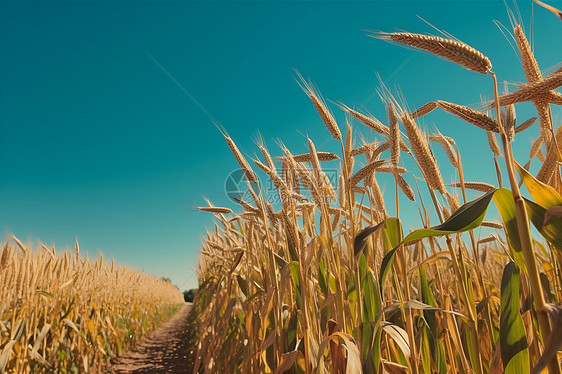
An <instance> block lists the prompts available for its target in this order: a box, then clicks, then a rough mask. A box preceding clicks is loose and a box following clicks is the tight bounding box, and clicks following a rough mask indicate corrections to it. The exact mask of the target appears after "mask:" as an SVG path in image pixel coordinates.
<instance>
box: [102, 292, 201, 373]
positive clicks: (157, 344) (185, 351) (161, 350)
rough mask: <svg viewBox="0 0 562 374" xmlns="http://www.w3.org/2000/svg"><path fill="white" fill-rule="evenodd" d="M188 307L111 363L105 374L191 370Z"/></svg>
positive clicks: (191, 353) (191, 356)
mask: <svg viewBox="0 0 562 374" xmlns="http://www.w3.org/2000/svg"><path fill="white" fill-rule="evenodd" d="M191 305H192V304H191V303H188V304H186V305H185V306H184V307H182V308H181V309H180V310H179V311H178V312H176V314H174V316H173V317H172V318H171V319H170V320H169V321H167V322H166V323H164V324H162V326H160V327H158V328H157V329H156V330H154V331H152V332H151V333H149V334H148V335H147V337H146V338H145V339H144V340H143V341H142V342H141V343H139V344H138V345H137V346H136V347H134V348H133V349H132V350H130V351H128V352H125V353H124V354H123V355H122V356H119V357H116V358H115V359H113V360H112V364H111V366H109V367H108V368H107V370H106V371H105V372H106V373H107V374H159V373H174V374H176V373H177V374H179V373H182V374H183V373H186V374H191V372H192V370H193V357H194V347H193V339H192V338H193V336H194V331H193V330H194V326H192V325H191V324H190V323H189V318H188V317H189V311H190V310H191Z"/></svg>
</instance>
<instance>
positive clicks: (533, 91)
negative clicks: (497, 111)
mask: <svg viewBox="0 0 562 374" xmlns="http://www.w3.org/2000/svg"><path fill="white" fill-rule="evenodd" d="M560 86H562V72H558V73H556V74H551V75H549V76H548V77H546V78H544V79H541V80H538V81H536V82H533V83H529V84H522V85H520V86H519V90H518V91H515V92H512V93H509V94H505V95H502V96H500V97H499V98H498V100H499V104H500V105H501V106H505V105H509V104H517V103H520V102H522V101H533V100H536V99H537V98H540V97H541V95H544V94H545V93H548V91H550V90H554V89H556V88H558V87H560Z"/></svg>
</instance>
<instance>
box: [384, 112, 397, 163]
mask: <svg viewBox="0 0 562 374" xmlns="http://www.w3.org/2000/svg"><path fill="white" fill-rule="evenodd" d="M386 110H387V113H388V127H389V133H388V143H389V145H390V162H392V164H394V165H398V161H400V128H399V127H398V118H397V113H396V109H394V104H393V103H392V101H390V102H389V103H388V105H387V108H386Z"/></svg>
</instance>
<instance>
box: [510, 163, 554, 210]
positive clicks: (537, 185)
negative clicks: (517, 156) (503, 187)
mask: <svg viewBox="0 0 562 374" xmlns="http://www.w3.org/2000/svg"><path fill="white" fill-rule="evenodd" d="M515 167H516V169H517V171H518V172H519V175H520V176H521V179H522V181H523V184H525V187H527V191H529V194H530V195H531V197H532V198H533V200H534V201H535V203H537V204H539V205H540V206H542V207H543V208H545V209H549V208H551V207H553V206H556V205H562V196H560V194H559V193H558V192H556V190H555V189H554V188H552V187H550V186H549V185H547V184H544V183H542V182H540V181H538V180H537V179H535V177H533V176H532V175H531V174H529V172H528V171H527V170H525V169H524V168H522V167H521V165H519V164H518V163H515Z"/></svg>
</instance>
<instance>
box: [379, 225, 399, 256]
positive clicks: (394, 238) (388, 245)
mask: <svg viewBox="0 0 562 374" xmlns="http://www.w3.org/2000/svg"><path fill="white" fill-rule="evenodd" d="M384 222H385V225H384V230H383V234H384V235H383V239H384V240H383V241H384V253H387V252H388V251H390V250H391V249H392V248H394V247H396V246H398V245H399V244H400V241H401V240H402V224H401V223H400V219H399V218H396V217H390V218H387V219H386V220H385V221H384Z"/></svg>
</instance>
